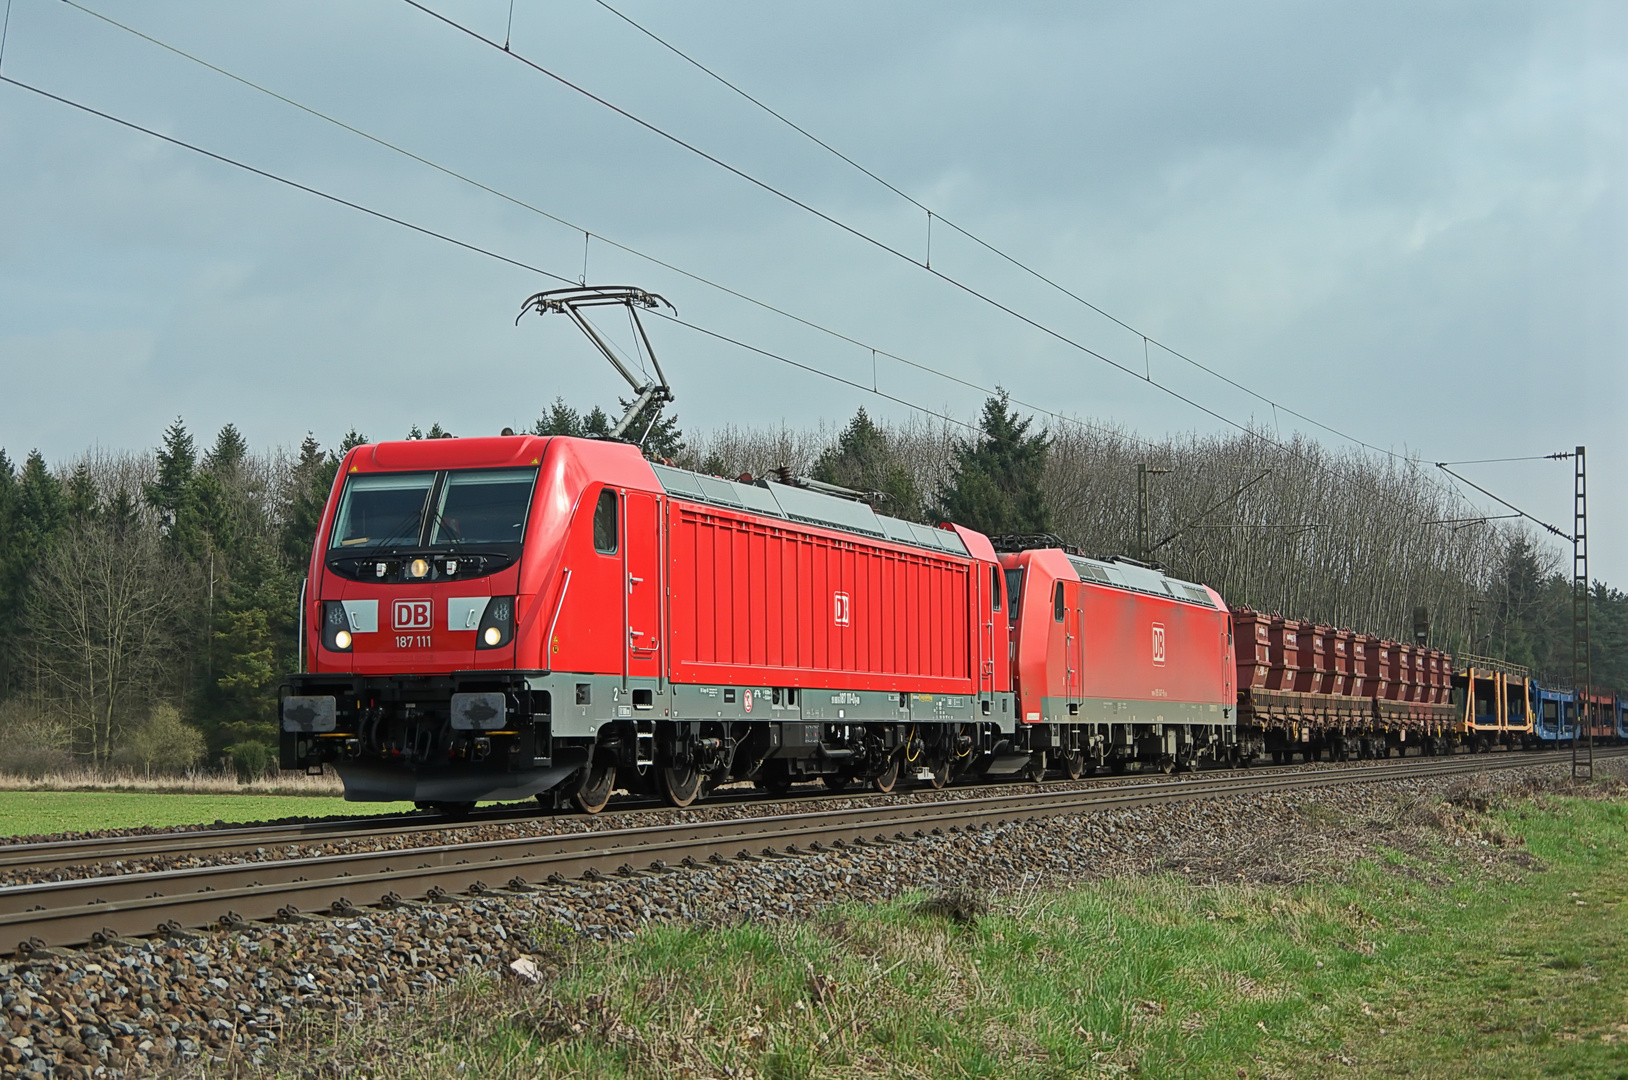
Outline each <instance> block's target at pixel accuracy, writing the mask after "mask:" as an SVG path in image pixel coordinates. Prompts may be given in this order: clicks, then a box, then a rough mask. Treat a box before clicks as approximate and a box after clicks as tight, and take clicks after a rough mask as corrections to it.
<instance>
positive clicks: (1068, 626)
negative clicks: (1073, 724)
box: [1057, 581, 1085, 705]
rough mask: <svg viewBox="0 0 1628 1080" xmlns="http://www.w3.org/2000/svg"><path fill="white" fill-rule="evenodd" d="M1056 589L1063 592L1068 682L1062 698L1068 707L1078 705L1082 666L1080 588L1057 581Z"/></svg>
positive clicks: (1073, 584) (1082, 640) (1077, 584)
mask: <svg viewBox="0 0 1628 1080" xmlns="http://www.w3.org/2000/svg"><path fill="white" fill-rule="evenodd" d="M1057 587H1058V588H1060V589H1062V590H1063V633H1064V641H1065V643H1066V644H1065V649H1066V656H1067V657H1068V681H1067V683H1066V684H1065V685H1064V688H1063V696H1064V697H1066V698H1067V699H1068V703H1069V704H1070V705H1078V704H1079V703H1080V678H1081V671H1080V669H1081V668H1082V667H1083V666H1084V665H1083V664H1082V662H1081V661H1082V660H1083V658H1084V652H1085V641H1084V639H1083V635H1082V634H1081V633H1080V586H1079V583H1078V582H1073V581H1059V582H1058V583H1057Z"/></svg>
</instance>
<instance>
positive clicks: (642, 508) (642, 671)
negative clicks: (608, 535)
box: [622, 491, 662, 679]
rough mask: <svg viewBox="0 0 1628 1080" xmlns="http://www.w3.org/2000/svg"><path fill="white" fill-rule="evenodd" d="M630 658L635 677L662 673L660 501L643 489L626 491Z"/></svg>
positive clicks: (630, 672)
mask: <svg viewBox="0 0 1628 1080" xmlns="http://www.w3.org/2000/svg"><path fill="white" fill-rule="evenodd" d="M625 520H626V523H627V524H626V529H627V532H626V542H625V543H624V544H623V545H622V550H623V551H624V552H625V553H626V554H625V556H624V560H623V568H624V569H625V570H626V576H627V584H626V597H627V606H626V611H627V646H626V648H627V661H626V665H625V667H624V669H623V670H625V671H626V672H627V674H628V675H629V676H631V677H633V678H639V679H656V678H660V677H661V627H662V619H661V503H660V500H658V499H657V498H656V497H655V496H654V495H647V494H645V493H644V492H642V491H630V492H628V493H627V515H626V519H625Z"/></svg>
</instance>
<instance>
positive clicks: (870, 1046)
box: [285, 784, 1628, 1080]
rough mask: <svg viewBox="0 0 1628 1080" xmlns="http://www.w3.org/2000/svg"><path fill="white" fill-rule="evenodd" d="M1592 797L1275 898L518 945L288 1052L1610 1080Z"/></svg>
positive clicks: (659, 1070) (1604, 833)
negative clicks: (529, 953) (462, 976)
mask: <svg viewBox="0 0 1628 1080" xmlns="http://www.w3.org/2000/svg"><path fill="white" fill-rule="evenodd" d="M1617 791H1618V793H1619V794H1618V796H1617V799H1616V801H1610V800H1602V799H1597V798H1589V799H1585V798H1575V797H1561V796H1556V795H1539V796H1537V797H1536V799H1532V798H1527V799H1523V800H1520V801H1515V802H1509V803H1507V804H1506V805H1503V806H1501V807H1493V808H1491V809H1490V811H1489V812H1486V813H1478V812H1476V811H1475V810H1452V811H1448V812H1447V813H1446V815H1445V817H1446V819H1447V820H1446V822H1445V823H1444V822H1443V821H1442V820H1441V818H1440V817H1438V819H1437V820H1436V823H1435V824H1434V825H1430V826H1428V827H1427V826H1420V828H1419V830H1416V833H1415V835H1416V836H1417V835H1419V833H1422V835H1423V839H1422V840H1421V841H1420V842H1419V843H1416V844H1409V845H1407V847H1408V850H1409V852H1411V853H1404V852H1403V851H1402V850H1399V849H1395V848H1392V849H1388V850H1383V851H1382V852H1381V853H1380V854H1379V855H1378V856H1376V857H1375V858H1374V859H1372V860H1371V861H1367V862H1364V863H1359V864H1358V865H1357V866H1355V867H1354V868H1352V869H1350V870H1348V871H1346V872H1344V873H1341V874H1339V875H1337V876H1335V877H1331V878H1327V879H1325V880H1322V881H1319V882H1318V883H1316V884H1312V885H1306V886H1301V887H1293V888H1290V887H1281V888H1280V887H1270V886H1245V885H1220V886H1216V885H1205V884H1194V883H1191V882H1189V881H1187V880H1184V879H1181V878H1177V877H1153V878H1138V879H1134V880H1110V881H1105V882H1102V883H1098V884H1093V885H1088V886H1084V887H1080V888H1076V889H1072V890H1068V891H1063V892H1056V893H1044V894H1036V895H1032V896H1027V897H1020V898H1006V899H1000V900H996V901H995V902H994V906H993V907H992V909H991V910H989V911H988V912H987V913H985V914H981V915H977V916H976V917H972V918H970V919H967V920H965V921H958V920H957V919H956V918H950V917H945V916H944V915H942V914H928V913H924V911H923V910H922V908H921V907H920V905H919V904H916V903H911V902H901V903H896V904H892V905H887V906H882V907H879V908H866V909H854V910H848V911H842V912H837V913H833V914H831V915H829V916H827V917H825V918H824V919H822V920H820V921H817V922H814V923H805V924H797V925H786V926H772V925H771V926H765V925H749V926H744V927H737V928H728V929H706V928H698V927H676V928H673V927H670V928H658V929H653V930H651V931H649V932H646V933H644V934H641V935H640V936H639V937H638V938H637V939H636V940H634V941H632V942H628V943H625V944H620V945H615V946H612V947H609V948H606V947H600V946H586V945H581V944H571V943H553V944H552V945H547V944H543V945H540V946H539V957H540V959H541V961H542V962H543V966H544V968H545V971H546V972H547V977H546V978H545V980H544V982H543V984H542V985H541V986H538V987H518V988H517V987H514V986H507V987H503V988H500V987H496V986H493V985H492V984H491V983H490V982H486V983H481V984H476V985H470V986H465V987H460V988H457V989H455V990H453V991H450V992H447V993H444V994H443V995H441V996H439V997H437V998H434V999H432V1000H430V1001H428V1002H425V1003H423V1004H421V1005H419V1006H416V1007H415V1008H413V1009H412V1010H410V1011H396V1012H393V1013H390V1014H388V1016H387V1018H385V1019H383V1020H381V1021H380V1022H379V1023H377V1024H370V1025H366V1026H365V1027H362V1026H358V1028H357V1029H356V1030H355V1032H354V1033H353V1034H350V1035H346V1034H343V1033H340V1029H338V1028H336V1027H332V1026H330V1025H329V1024H328V1022H327V1021H313V1027H312V1028H311V1029H310V1030H309V1031H307V1032H306V1033H305V1036H304V1038H305V1040H308V1041H302V1039H300V1038H296V1039H294V1040H292V1041H291V1043H290V1045H289V1046H288V1052H290V1053H291V1054H296V1055H298V1056H297V1057H296V1058H295V1059H294V1060H296V1061H298V1060H303V1059H305V1058H307V1056H308V1055H312V1054H313V1053H315V1054H317V1055H318V1056H323V1057H327V1058H329V1060H328V1062H326V1063H325V1064H324V1065H323V1066H322V1068H332V1069H337V1070H338V1071H340V1072H351V1071H354V1072H356V1073H357V1074H358V1075H360V1074H362V1073H365V1074H366V1075H369V1076H372V1077H375V1078H395V1077H401V1078H406V1077H426V1078H428V1077H442V1076H451V1075H459V1076H462V1077H505V1078H507V1077H516V1078H518V1077H533V1076H549V1077H555V1076H558V1077H564V1076H586V1077H607V1078H609V1077H622V1076H633V1077H651V1078H654V1077H678V1076H687V1077H724V1076H730V1077H755V1078H765V1080H800V1078H809V1080H812V1078H816V1077H855V1076H899V1077H939V1076H946V1077H948V1076H955V1077H989V1078H991V1080H995V1078H1000V1080H1005V1078H1011V1077H1034V1078H1051V1077H1057V1078H1062V1077H1090V1076H1103V1077H1118V1076H1137V1077H1195V1078H1196V1077H1227V1078H1233V1077H1239V1078H1260V1077H1311V1076H1316V1077H1322V1076H1337V1077H1343V1076H1351V1077H1392V1076H1395V1077H1404V1076H1405V1077H1425V1078H1444V1080H1445V1078H1454V1080H1456V1078H1465V1080H1467V1078H1471V1077H1474V1078H1478V1080H1479V1078H1483V1077H1511V1078H1513V1077H1523V1078H1524V1077H1568V1078H1595V1077H1598V1078H1614V1077H1628V912H1625V911H1624V907H1625V905H1624V903H1623V900H1624V896H1625V894H1628V802H1625V801H1624V800H1623V797H1622V795H1621V791H1622V787H1621V785H1620V784H1618V785H1617ZM1489 837H1490V838H1493V840H1494V843H1493V844H1491V845H1488V844H1484V843H1483V842H1482V841H1483V839H1484V838H1489ZM1520 837H1524V839H1525V846H1524V848H1523V847H1522V846H1521V845H1520V842H1519V839H1518V838H1520ZM1498 841H1501V842H1502V843H1503V844H1504V845H1505V847H1501V848H1500V847H1497V846H1496V843H1497V842H1498ZM1495 853H1496V854H1495ZM1489 855H1490V856H1493V857H1492V858H1491V859H1490V861H1489V859H1488V857H1489ZM1529 856H1535V860H1534V859H1533V858H1531V857H1529ZM336 1033H338V1034H337V1035H336ZM336 1037H337V1038H338V1039H339V1042H338V1043H337V1044H335V1043H334V1041H333V1040H334V1039H335V1038H336ZM288 1064H290V1063H289V1062H285V1066H286V1065H288ZM323 1075H326V1073H324V1074H323Z"/></svg>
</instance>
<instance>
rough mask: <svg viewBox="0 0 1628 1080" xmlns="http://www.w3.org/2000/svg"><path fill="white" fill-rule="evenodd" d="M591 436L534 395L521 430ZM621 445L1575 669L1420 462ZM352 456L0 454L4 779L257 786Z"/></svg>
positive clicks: (1466, 512) (1560, 623)
mask: <svg viewBox="0 0 1628 1080" xmlns="http://www.w3.org/2000/svg"><path fill="white" fill-rule="evenodd" d="M608 429H609V422H608V418H607V416H606V414H605V412H604V411H603V410H601V409H599V408H597V407H596V408H593V409H590V410H588V411H587V412H585V413H583V412H578V411H577V410H576V409H574V408H572V407H571V406H569V405H568V404H566V403H565V402H564V401H559V400H556V401H555V402H554V404H553V405H552V406H551V407H550V408H548V409H547V410H545V411H544V412H543V414H542V415H541V416H540V417H539V418H538V420H537V422H536V424H535V425H534V426H533V429H532V430H533V431H534V432H535V433H536V434H544V435H548V434H563V435H580V436H587V437H593V436H596V435H602V434H604V433H605V432H606V431H607V430H608ZM647 429H648V430H647ZM635 430H636V431H639V432H640V433H641V434H642V440H643V446H644V448H645V450H646V453H647V454H649V455H650V456H651V457H652V458H655V459H660V460H667V461H672V462H674V463H676V464H678V465H681V466H685V467H688V468H693V469H698V470H701V471H705V472H709V473H714V474H717V475H722V476H729V477H737V476H742V475H751V476H754V477H756V476H763V475H768V474H773V473H774V472H775V471H776V470H780V469H787V470H790V472H792V473H793V474H797V475H806V476H810V477H813V478H815V479H817V480H820V481H823V482H825V483H830V484H837V485H841V486H843V487H847V488H851V489H854V490H855V491H857V492H859V493H862V495H863V497H864V498H865V499H867V500H868V501H870V502H872V503H873V505H875V506H876V507H877V509H878V510H881V511H884V512H886V513H889V514H893V515H896V516H901V517H906V518H911V519H913V520H917V521H925V522H937V521H942V520H955V521H957V522H960V523H962V524H965V525H968V526H970V527H973V528H976V529H979V530H981V531H984V532H987V533H990V534H992V535H1008V536H1017V535H1021V536H1031V537H1032V536H1041V535H1050V536H1054V537H1056V538H1058V539H1059V540H1060V541H1061V542H1063V543H1066V544H1069V545H1072V546H1074V547H1077V548H1079V549H1081V550H1083V551H1084V552H1086V553H1087V554H1092V555H1103V556H1112V555H1121V556H1135V557H1140V558H1142V559H1144V560H1145V561H1151V562H1156V563H1158V564H1160V565H1162V566H1164V567H1166V568H1167V569H1168V570H1169V571H1170V572H1171V573H1173V574H1175V575H1177V576H1180V577H1183V578H1186V579H1189V580H1193V581H1200V582H1204V583H1206V584H1209V585H1211V586H1213V587H1214V588H1216V589H1217V590H1218V591H1219V592H1220V593H1221V594H1222V595H1223V596H1225V597H1227V599H1228V600H1229V602H1231V603H1232V604H1234V605H1247V606H1249V607H1253V608H1255V609H1257V610H1263V611H1272V612H1279V613H1282V614H1285V615H1291V616H1295V617H1298V618H1306V619H1314V620H1317V621H1319V622H1325V623H1330V624H1334V625H1338V626H1346V627H1351V628H1353V629H1357V630H1362V631H1365V632H1370V633H1376V634H1381V635H1385V636H1388V637H1395V638H1404V639H1411V638H1412V636H1413V634H1414V632H1415V629H1416V627H1417V628H1420V629H1423V628H1424V627H1425V626H1428V629H1427V630H1426V631H1425V632H1426V633H1427V634H1428V636H1429V639H1430V641H1431V643H1432V644H1434V645H1437V646H1439V647H1442V648H1446V649H1448V650H1450V651H1453V652H1455V653H1461V654H1462V653H1474V654H1477V655H1482V656H1492V657H1495V658H1499V659H1503V660H1507V661H1508V662H1511V663H1516V664H1522V665H1525V666H1527V667H1529V668H1531V669H1532V670H1533V671H1534V672H1535V673H1536V674H1538V676H1539V677H1540V678H1544V679H1546V680H1549V681H1552V682H1555V683H1558V684H1568V683H1569V682H1570V680H1571V652H1572V646H1571V619H1572V601H1571V585H1570V580H1569V578H1568V577H1567V576H1566V575H1565V574H1564V573H1562V570H1563V568H1566V567H1568V566H1569V563H1568V562H1565V561H1563V559H1562V555H1563V554H1564V555H1566V556H1569V552H1564V553H1563V552H1561V551H1560V550H1559V549H1558V548H1556V547H1555V546H1554V545H1553V544H1549V543H1544V542H1540V541H1539V540H1538V539H1537V538H1536V537H1537V534H1536V533H1535V531H1533V530H1531V529H1527V528H1523V527H1520V526H1519V525H1514V526H1512V525H1511V523H1510V522H1507V521H1501V520H1489V519H1487V518H1484V517H1481V516H1478V513H1477V511H1475V510H1474V509H1473V508H1472V507H1471V506H1470V505H1469V504H1468V503H1467V502H1466V501H1465V500H1464V499H1463V498H1462V496H1461V495H1459V494H1458V493H1457V492H1456V491H1454V490H1453V489H1452V488H1450V487H1448V486H1446V484H1445V483H1444V482H1443V480H1442V479H1440V478H1439V477H1438V476H1437V475H1435V474H1434V473H1433V471H1432V470H1430V469H1429V468H1428V467H1427V466H1425V465H1424V464H1422V463H1420V462H1418V461H1414V460H1409V459H1400V458H1395V457H1386V456H1382V455H1377V454H1372V453H1368V452H1357V451H1336V450H1331V449H1329V448H1327V447H1324V446H1322V445H1320V444H1318V443H1316V442H1314V441H1311V440H1308V439H1304V438H1295V439H1293V440H1292V441H1287V442H1279V441H1278V440H1276V439H1275V438H1268V437H1267V436H1266V433H1265V432H1260V433H1253V432H1250V433H1238V434H1236V435H1185V436H1173V437H1168V438H1165V439H1162V440H1158V441H1153V442H1149V441H1147V440H1144V439H1140V438H1138V437H1137V436H1135V435H1134V434H1133V433H1131V432H1128V431H1126V430H1123V429H1121V428H1118V427H1115V426H1113V425H1108V424H1101V423H1096V422H1092V421H1088V420H1083V419H1082V420H1078V421H1074V422H1070V423H1067V424H1064V423H1060V422H1059V423H1058V424H1057V425H1056V427H1055V428H1052V429H1045V428H1041V427H1038V426H1037V425H1036V422H1035V420H1034V418H1033V417H1026V416H1022V415H1020V413H1019V412H1018V411H1017V410H1015V409H1014V408H1013V407H1012V404H1011V402H1010V401H1009V400H1008V399H1007V398H1006V396H1005V395H1004V394H1001V395H997V396H995V397H991V398H990V399H989V400H988V401H986V402H985V404H984V407H983V409H982V412H981V414H980V415H979V416H978V417H977V418H975V419H969V420H968V421H966V422H964V423H963V422H957V421H953V420H947V419H935V420H931V421H928V420H919V419H918V420H913V421H907V422H904V423H898V424H889V423H879V422H877V421H875V420H873V419H872V418H871V417H870V416H868V415H867V414H866V412H865V411H864V410H863V409H861V410H859V411H858V412H857V413H856V414H855V415H854V416H853V417H852V418H850V419H849V420H848V421H846V422H845V423H843V424H840V425H824V426H818V427H812V428H810V427H789V426H782V427H778V428H734V427H731V428H723V429H718V430H711V431H700V432H690V433H685V432H682V431H681V430H680V429H679V426H678V420H677V417H676V416H673V415H667V416H665V417H660V418H655V419H653V420H652V421H650V422H647V423H641V424H637V425H635ZM405 437H407V438H443V437H453V436H452V435H451V433H449V432H447V431H445V430H443V429H442V428H441V426H440V425H439V424H434V425H431V427H430V428H429V430H428V431H427V432H426V431H421V430H420V429H419V428H418V427H417V426H414V427H412V428H411V429H410V430H409V431H408V432H406V433H405ZM369 441H370V440H369V439H368V437H367V436H365V435H363V434H361V433H359V432H356V431H351V432H350V433H348V434H347V435H346V437H345V438H344V439H343V440H341V441H340V443H339V444H338V445H336V446H332V447H324V446H322V445H320V444H319V443H318V442H317V441H316V440H315V439H314V438H312V437H310V436H307V437H306V438H305V439H304V441H303V442H302V443H301V444H300V445H299V447H298V448H297V449H295V450H292V451H289V450H286V449H279V448H274V449H269V450H255V449H252V448H251V447H250V446H249V445H248V444H247V442H246V441H245V439H244V438H243V436H242V435H241V434H240V432H239V431H238V429H237V428H236V427H235V426H234V425H232V424H227V425H226V426H225V427H223V428H222V429H221V430H220V431H219V432H217V433H216V434H215V435H214V437H213V439H212V440H210V441H209V442H208V443H207V445H201V444H200V441H199V439H198V438H197V437H195V436H194V434H193V433H192V432H191V431H189V430H188V428H187V427H186V425H185V423H184V422H183V421H182V420H181V419H179V418H178V419H177V420H176V421H175V422H174V423H173V424H171V425H170V426H169V427H168V428H167V429H166V430H165V431H164V432H162V434H161V437H160V439H159V444H158V446H157V447H156V448H154V449H153V450H151V451H148V452H142V453H138V452H130V453H109V452H105V451H91V452H87V453H86V454H84V455H83V456H81V457H80V458H78V459H77V460H73V461H68V462H57V463H49V462H47V461H45V460H44V458H43V457H42V456H41V455H40V454H39V453H38V452H31V453H29V454H28V455H27V456H26V457H25V458H23V459H22V461H21V464H18V463H17V462H16V461H15V460H13V459H12V458H11V457H9V456H8V455H7V454H6V452H4V451H0V769H5V770H9V771H37V770H46V769H51V768H58V767H62V766H64V765H67V764H72V763H77V764H84V765H90V766H93V767H105V766H119V767H125V768H135V769H140V770H147V771H153V770H158V771H170V772H173V771H178V770H185V769H189V768H195V767H210V768H225V769H231V770H235V771H236V772H237V773H238V774H239V775H240V776H244V777H252V776H255V775H258V774H261V773H264V772H266V771H268V770H270V769H273V768H274V767H275V756H276V752H275V747H276V733H277V724H276V715H275V714H276V699H277V686H278V682H279V681H280V680H281V679H282V678H283V676H284V675H286V674H287V673H289V672H290V671H292V670H293V669H294V667H295V665H296V663H297V656H296V651H297V639H298V627H297V622H296V618H297V608H298V596H299V590H300V585H301V580H302V578H303V576H304V574H305V572H306V566H307V564H308V562H309V559H310V554H311V546H312V543H313V541H314V538H315V533H316V527H317V523H318V519H319V517H320V514H321V511H322V506H323V502H324V500H325V499H326V497H327V494H328V491H329V488H330V487H331V485H332V483H333V479H334V476H335V474H336V471H337V469H338V466H339V461H340V458H341V457H342V455H343V454H344V453H345V452H347V451H348V450H349V449H351V448H352V447H354V446H357V445H360V444H363V443H367V442H369ZM1144 492H1145V499H1144V495H1143V493H1144ZM1144 506H1145V512H1143V507H1144ZM1591 619H1592V626H1593V635H1592V637H1593V643H1594V649H1593V664H1594V666H1593V671H1594V682H1595V684H1596V685H1598V686H1604V687H1608V688H1616V689H1622V690H1625V691H1628V595H1625V594H1624V593H1622V592H1620V591H1618V590H1616V589H1613V588H1610V587H1609V586H1607V585H1606V584H1605V583H1604V582H1595V583H1594V584H1593V590H1592V607H1591Z"/></svg>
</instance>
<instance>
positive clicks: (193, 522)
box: [143, 416, 204, 558]
mask: <svg viewBox="0 0 1628 1080" xmlns="http://www.w3.org/2000/svg"><path fill="white" fill-rule="evenodd" d="M157 456H158V479H157V480H155V481H153V482H152V483H149V484H147V485H146V488H145V490H144V492H143V494H144V495H145V497H146V499H147V503H148V505H149V506H151V507H152V508H153V509H154V510H156V511H157V512H158V524H159V529H160V530H161V531H162V532H163V534H164V538H165V542H166V545H167V547H168V550H169V551H170V553H171V554H172V555H185V556H189V557H194V558H195V557H196V556H197V554H198V552H199V551H201V550H202V549H203V546H204V544H203V536H202V531H203V530H202V526H201V523H200V522H199V520H198V505H197V494H198V492H197V488H196V486H195V484H194V482H193V481H194V477H195V475H196V472H197V464H198V452H197V447H196V445H195V444H194V443H193V441H192V436H191V435H189V434H188V433H187V429H186V425H185V424H184V423H182V422H181V418H180V417H179V416H178V417H176V418H175V423H173V424H171V425H170V426H169V427H168V428H166V429H165V431H164V445H163V446H162V447H160V448H159V450H158V455H157Z"/></svg>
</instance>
